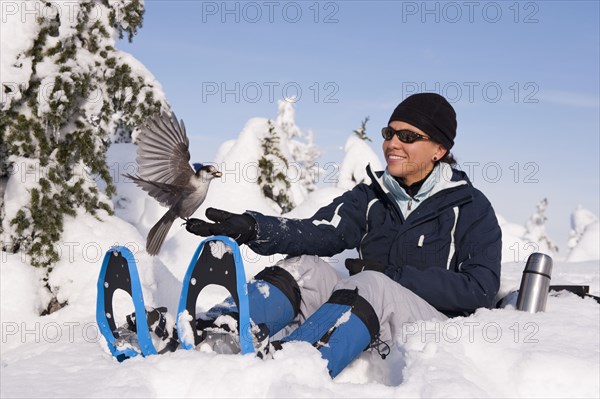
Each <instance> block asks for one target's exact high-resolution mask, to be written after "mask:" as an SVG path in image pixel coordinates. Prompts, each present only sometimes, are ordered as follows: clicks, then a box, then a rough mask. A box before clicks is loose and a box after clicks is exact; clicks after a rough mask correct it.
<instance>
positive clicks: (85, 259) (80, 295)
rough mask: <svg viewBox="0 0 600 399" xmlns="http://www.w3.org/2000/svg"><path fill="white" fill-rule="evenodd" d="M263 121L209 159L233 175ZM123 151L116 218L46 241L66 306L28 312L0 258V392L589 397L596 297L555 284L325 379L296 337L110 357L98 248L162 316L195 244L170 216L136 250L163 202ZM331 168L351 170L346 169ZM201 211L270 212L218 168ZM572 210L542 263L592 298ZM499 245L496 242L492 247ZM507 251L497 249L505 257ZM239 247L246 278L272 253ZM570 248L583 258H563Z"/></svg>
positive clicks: (435, 328) (22, 281) (297, 212)
mask: <svg viewBox="0 0 600 399" xmlns="http://www.w3.org/2000/svg"><path fill="white" fill-rule="evenodd" d="M265 126H266V119H262V118H254V119H252V120H251V121H249V123H248V124H247V125H246V126H245V127H244V129H243V131H242V133H241V134H240V139H239V140H238V141H236V142H228V143H226V144H224V146H223V148H221V151H220V155H219V162H218V163H219V165H218V166H219V167H220V168H222V169H223V170H229V171H233V170H238V171H242V170H243V169H240V168H238V169H236V168H235V167H233V166H232V165H234V163H232V159H233V160H236V161H235V162H240V161H241V162H243V161H244V160H245V158H244V156H256V154H254V152H256V151H255V150H256V149H257V147H258V146H259V145H260V144H259V142H258V139H257V132H259V131H264V129H265ZM354 147H355V146H354ZM354 149H356V147H355V148H354ZM353 151H354V150H353ZM365 151H366V150H365ZM134 152H135V146H134V145H132V144H119V145H113V146H112V147H111V150H110V153H109V164H110V165H114V172H115V173H114V175H115V177H116V178H117V187H118V195H117V196H116V197H115V198H114V199H113V202H114V204H115V212H116V214H115V215H114V216H108V215H103V216H101V219H102V221H100V220H98V219H96V218H94V217H91V216H89V215H86V214H79V215H78V216H77V217H76V218H68V219H67V220H66V222H65V232H64V234H63V236H62V239H61V243H60V245H59V247H60V250H61V253H62V259H61V261H60V262H59V263H58V264H57V265H56V266H55V267H54V269H53V271H52V272H51V273H50V276H49V281H48V284H49V285H50V286H52V287H54V288H55V290H58V299H59V300H60V301H68V303H69V305H68V306H66V307H64V308H63V309H61V310H59V311H58V312H55V313H53V314H51V315H48V316H43V317H41V316H39V313H40V310H41V309H42V308H44V307H45V304H46V302H47V300H48V299H47V295H46V294H45V293H44V292H45V291H44V290H43V289H41V288H40V287H42V283H41V282H40V279H41V278H42V274H41V271H40V270H37V269H34V268H32V267H31V266H29V262H28V260H27V259H26V258H24V257H23V256H21V255H20V254H13V255H9V254H6V253H0V256H2V267H1V268H0V281H1V289H0V293H1V309H0V310H1V313H0V318H1V325H2V341H1V350H0V356H1V364H0V373H1V379H0V394H1V396H2V397H117V396H119V397H598V396H599V395H600V334H599V332H600V305H598V304H597V303H596V302H595V301H593V300H592V299H581V298H579V297H577V296H575V295H572V294H569V293H565V292H563V293H558V294H555V293H553V294H552V295H551V296H550V297H549V299H548V304H547V309H546V312H543V313H538V314H529V313H524V312H520V311H517V310H515V309H514V308H513V307H510V306H509V307H508V308H505V309H495V310H488V309H481V310H479V311H478V312H476V313H475V314H474V315H472V316H470V317H466V318H455V319H451V320H449V321H446V322H444V323H415V324H410V325H406V326H405V328H404V329H403V331H402V332H401V334H399V335H398V336H397V337H396V343H397V344H398V345H396V346H395V348H394V350H393V351H392V353H391V355H390V356H389V357H388V358H387V359H386V360H382V359H381V358H379V356H378V355H377V354H376V353H372V352H365V353H363V354H362V355H361V356H360V358H359V359H357V360H356V361H354V362H353V363H352V364H351V365H350V366H349V367H348V368H347V369H346V370H345V371H344V372H343V373H342V374H340V375H339V376H338V377H337V378H336V379H335V380H331V379H330V378H329V376H328V373H327V368H326V364H325V362H324V361H323V360H322V359H321V358H320V356H319V352H318V351H316V350H315V349H313V348H312V347H311V346H310V345H308V344H302V343H292V344H287V345H286V346H285V347H284V349H283V350H282V351H280V352H277V353H276V354H275V355H274V358H273V359H267V360H264V361H263V360H260V359H257V358H255V357H252V356H242V355H217V354H212V353H204V352H198V351H185V350H178V351H176V352H174V353H169V354H166V355H160V356H151V357H148V358H141V357H139V358H134V359H130V360H127V361H125V362H124V363H117V362H116V361H115V360H114V359H113V358H112V357H111V356H110V355H109V353H108V350H107V348H106V344H105V343H104V341H103V339H102V338H101V336H100V335H99V331H98V328H97V326H96V323H95V302H96V282H97V276H98V273H99V270H100V265H101V262H102V257H103V255H104V252H105V251H106V250H108V249H109V248H110V247H111V246H113V245H115V244H119V245H125V246H127V247H128V248H130V249H131V250H132V252H133V253H134V255H135V258H136V261H137V263H138V269H139V273H140V277H141V280H142V285H143V290H144V295H145V299H146V304H147V305H150V306H159V305H160V306H167V307H168V308H169V311H170V312H171V313H170V316H171V317H173V311H174V309H175V308H176V303H177V301H178V297H179V292H180V282H181V280H182V279H183V276H184V274H185V270H186V268H187V265H188V262H189V259H190V257H191V255H192V254H193V252H194V250H195V248H196V246H197V245H198V243H199V238H198V237H195V236H192V235H190V234H189V233H187V232H186V231H185V229H184V228H183V227H181V226H179V225H177V224H176V225H175V226H173V229H172V231H171V233H170V235H169V237H168V239H167V241H166V243H165V246H164V247H163V250H162V251H161V254H160V255H159V256H158V257H156V258H152V257H150V256H148V255H147V254H146V253H145V251H144V242H145V235H146V233H147V231H148V230H149V228H150V227H151V226H152V224H153V223H154V222H155V221H156V220H158V218H159V217H160V215H161V213H162V212H164V209H162V208H161V207H160V206H159V205H157V204H156V202H154V201H153V200H151V199H150V198H149V197H147V196H146V195H145V194H144V193H142V192H141V191H140V190H138V189H137V188H136V187H135V186H134V185H133V184H132V183H131V182H129V181H127V180H124V179H123V178H122V177H121V173H125V172H132V170H130V168H131V167H134V164H133V166H132V162H133V159H135V156H134ZM244 154H250V155H244ZM367 155H369V154H367ZM360 158H361V159H368V158H369V156H364V157H360ZM242 165H243V163H242ZM344 170H346V171H351V170H361V169H360V168H357V167H356V165H347V167H345V168H344ZM345 173H346V172H345ZM350 180H351V179H350ZM350 180H348V179H346V180H345V182H348V181H350ZM298 192H301V191H300V190H298ZM341 192H343V188H341V187H334V186H331V187H326V188H320V189H318V190H316V191H314V192H313V193H312V194H306V193H304V194H305V195H306V197H305V198H304V199H303V202H302V204H301V205H300V206H299V207H297V208H296V209H294V210H293V211H292V212H291V213H290V216H293V217H305V216H309V215H311V214H312V213H313V212H314V211H315V210H316V209H317V208H318V207H320V206H322V205H325V204H327V203H328V202H329V201H330V200H331V199H332V198H334V197H335V196H337V195H339V194H340V193H341ZM9 193H10V190H9ZM208 206H217V207H222V208H225V209H228V210H230V211H243V210H245V209H255V210H259V211H263V212H271V213H274V212H275V211H274V208H273V207H271V204H269V203H268V202H267V201H265V198H264V197H263V196H262V194H261V193H260V191H259V190H258V188H257V185H256V183H255V181H252V179H248V178H244V176H243V175H242V174H237V175H236V174H235V173H225V175H224V176H223V178H222V179H221V180H218V181H214V182H213V183H212V186H211V189H210V191H209V195H208V197H207V200H206V202H205V203H204V204H203V206H202V207H201V208H200V209H199V210H198V211H197V213H196V216H198V217H201V216H202V215H203V214H204V210H205V209H206V207H208ZM586 212H587V213H585V212H584V211H581V210H580V212H579V213H578V215H579V216H578V217H574V219H578V220H579V221H574V232H573V238H572V241H573V242H572V243H571V245H572V247H573V249H572V251H571V253H575V254H576V255H577V254H579V255H577V256H575V255H573V256H572V257H571V258H572V259H569V261H568V260H567V259H566V258H565V259H557V260H556V261H555V264H554V270H553V273H552V284H583V285H589V286H590V293H592V294H595V295H599V294H600V270H599V261H598V241H597V236H598V232H597V230H598V228H597V225H598V222H597V218H596V217H595V216H594V215H592V216H589V215H588V213H589V211H586ZM582 215H583V216H582ZM586 215H588V216H586ZM580 219H581V220H580ZM501 224H502V226H503V229H504V232H505V238H508V241H510V240H513V239H515V240H516V239H519V240H522V239H523V236H524V234H525V233H526V230H527V229H526V228H525V227H518V226H517V225H514V224H510V223H508V222H506V221H505V220H503V219H501ZM594 229H595V230H594ZM594 234H595V236H594ZM594 237H596V240H595V241H594ZM515 242H516V241H515ZM519 242H521V241H519ZM523 242H524V241H523ZM507 245H511V244H510V242H505V246H507ZM514 248H520V247H514ZM514 248H512V249H511V248H505V253H512V252H514ZM350 252H351V251H348V253H344V254H340V255H338V256H337V257H335V258H332V259H331V262H332V265H333V266H334V267H335V268H336V270H338V272H340V273H343V272H344V268H343V266H342V265H343V262H342V260H343V258H345V257H348V256H353V254H351V253H350ZM242 254H243V257H244V261H245V267H246V273H247V275H248V277H250V276H252V275H254V274H255V273H257V272H258V271H259V270H261V269H262V268H263V267H265V266H267V265H270V264H272V263H274V262H275V261H276V260H278V259H279V258H280V257H281V256H279V255H275V256H270V257H262V256H258V255H256V254H254V253H253V252H252V251H250V250H249V249H248V248H247V247H245V246H243V247H242ZM584 256H587V258H586V259H588V260H586V261H580V262H573V261H570V260H576V259H580V260H582V259H584ZM505 258H506V257H505ZM521 258H522V256H518V257H517V260H518V261H517V262H511V261H510V258H509V259H507V260H509V261H507V262H505V263H503V268H502V287H501V293H500V296H503V295H505V294H507V293H509V292H510V291H512V290H515V289H517V288H518V287H519V282H520V279H521V273H522V270H523V267H524V262H523V260H522V259H521ZM224 296H225V292H224V290H219V289H218V288H214V289H213V290H211V291H208V292H206V293H203V295H202V296H201V298H200V302H199V304H198V305H199V307H200V308H204V309H207V308H208V307H209V306H211V304H213V303H215V302H216V301H219V300H220V299H222V298H223V297H224ZM115 308H116V309H117V312H119V311H120V314H122V315H124V314H126V312H128V311H130V310H132V309H131V305H130V304H129V302H128V300H127V298H126V297H118V298H116V299H115ZM171 321H172V320H171Z"/></svg>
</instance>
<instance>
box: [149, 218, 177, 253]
mask: <svg viewBox="0 0 600 399" xmlns="http://www.w3.org/2000/svg"><path fill="white" fill-rule="evenodd" d="M175 219H177V214H176V213H175V212H173V211H172V210H170V209H169V210H168V211H167V213H165V214H164V215H163V217H162V218H160V220H159V221H158V222H156V224H155V225H154V226H153V227H152V229H150V232H149V233H148V237H147V238H146V251H148V253H149V254H150V255H152V256H154V255H158V253H159V252H160V247H162V245H163V242H164V241H165V238H166V237H167V233H168V232H169V230H170V229H171V225H173V222H174V221H175Z"/></svg>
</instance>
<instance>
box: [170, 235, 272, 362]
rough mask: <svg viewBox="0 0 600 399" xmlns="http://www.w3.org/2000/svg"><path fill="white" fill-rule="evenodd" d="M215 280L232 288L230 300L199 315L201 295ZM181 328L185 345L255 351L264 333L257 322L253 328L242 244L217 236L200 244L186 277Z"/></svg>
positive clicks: (181, 303) (182, 300)
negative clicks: (240, 247)
mask: <svg viewBox="0 0 600 399" xmlns="http://www.w3.org/2000/svg"><path fill="white" fill-rule="evenodd" d="M213 284H214V285H218V286H222V287H224V288H225V289H226V290H227V291H228V292H229V294H230V295H231V297H230V298H229V303H225V304H224V305H223V307H221V308H213V309H212V311H213V312H212V313H213V314H210V313H209V314H207V315H205V316H208V317H207V318H206V319H203V318H201V317H200V318H198V317H197V316H196V301H197V299H198V296H199V295H200V293H201V291H202V290H203V289H204V288H206V287H207V286H209V285H213ZM177 332H178V336H179V340H180V342H181V346H182V348H185V349H194V348H196V347H197V346H198V345H200V344H204V345H209V346H210V347H211V348H213V349H216V348H218V350H217V351H218V352H220V353H239V352H241V353H242V354H248V353H255V348H254V345H255V344H254V342H256V341H257V337H258V339H260V338H261V337H262V335H264V334H262V335H261V331H260V328H258V327H257V326H254V328H251V321H250V311H249V305H248V290H247V287H246V274H245V272H244V264H243V261H242V257H241V254H240V249H239V246H238V244H237V243H236V242H235V241H234V240H232V239H231V238H229V237H225V236H215V237H211V238H208V239H206V240H204V241H203V242H202V243H200V245H199V246H198V249H197V250H196V252H195V253H194V256H193V257H192V260H191V262H190V265H189V267H188V269H187V272H186V274H185V277H184V279H183V285H182V290H181V296H180V300H179V308H178V311H177ZM263 338H268V334H267V336H266V337H263Z"/></svg>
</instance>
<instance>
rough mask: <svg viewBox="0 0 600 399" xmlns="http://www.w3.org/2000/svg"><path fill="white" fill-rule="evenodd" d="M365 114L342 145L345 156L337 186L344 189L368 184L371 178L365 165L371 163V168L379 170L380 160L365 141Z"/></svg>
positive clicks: (366, 119) (367, 138) (366, 120)
mask: <svg viewBox="0 0 600 399" xmlns="http://www.w3.org/2000/svg"><path fill="white" fill-rule="evenodd" d="M368 121H369V117H368V116H367V117H366V118H365V119H363V120H362V122H361V123H360V127H359V128H357V129H355V130H353V133H354V135H353V136H350V137H348V140H346V144H345V145H344V152H345V156H344V159H343V161H342V164H341V165H340V168H339V173H338V182H337V186H338V187H340V188H343V189H344V190H352V188H354V186H356V185H357V184H360V183H366V184H369V183H370V182H371V179H370V178H369V176H368V175H367V171H366V168H367V165H369V164H370V165H371V169H372V170H374V171H375V170H381V169H382V166H381V162H380V161H379V158H378V157H377V155H376V154H375V153H374V152H373V150H372V149H371V147H370V146H369V144H368V143H367V141H371V139H370V138H369V137H367V122H368Z"/></svg>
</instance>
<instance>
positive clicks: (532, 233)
mask: <svg viewBox="0 0 600 399" xmlns="http://www.w3.org/2000/svg"><path fill="white" fill-rule="evenodd" d="M547 207H548V199H547V198H544V199H543V200H541V201H540V202H538V203H537V205H536V208H537V212H535V213H534V214H533V215H531V217H530V218H529V220H528V221H527V222H526V223H525V229H526V232H525V235H524V239H525V240H526V241H527V242H530V243H535V244H537V245H538V246H539V248H537V251H536V252H543V253H546V254H548V255H551V256H552V255H556V254H557V253H558V246H556V244H554V241H553V240H552V239H550V237H548V235H547V234H546V220H547V217H546V208H547Z"/></svg>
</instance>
